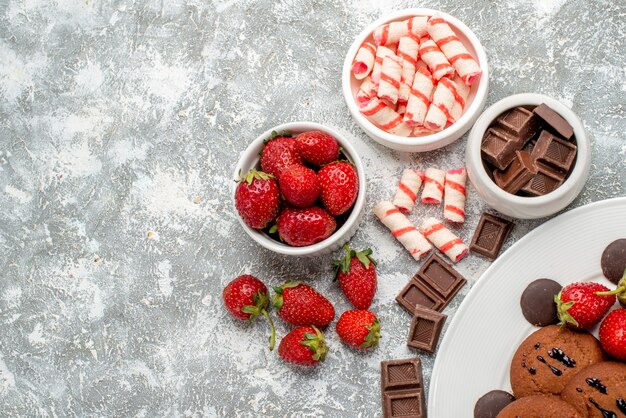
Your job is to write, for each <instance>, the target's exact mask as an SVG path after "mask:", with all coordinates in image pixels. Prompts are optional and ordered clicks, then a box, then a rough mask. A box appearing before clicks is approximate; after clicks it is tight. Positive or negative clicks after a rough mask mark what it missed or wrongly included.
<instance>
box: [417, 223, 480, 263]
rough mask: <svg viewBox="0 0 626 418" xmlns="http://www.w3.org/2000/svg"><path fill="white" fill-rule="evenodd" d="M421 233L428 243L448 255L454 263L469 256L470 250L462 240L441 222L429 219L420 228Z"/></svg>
mask: <svg viewBox="0 0 626 418" xmlns="http://www.w3.org/2000/svg"><path fill="white" fill-rule="evenodd" d="M420 232H421V233H422V234H423V235H424V237H426V239H427V240H428V241H430V242H431V243H433V245H434V246H435V247H437V249H438V250H439V251H441V252H442V253H444V254H445V255H446V257H448V258H449V259H450V260H451V261H452V262H453V263H456V262H458V261H460V260H461V259H462V258H463V257H465V256H466V255H467V253H468V252H469V249H468V248H467V245H465V243H463V241H462V240H461V238H459V237H457V236H456V235H454V234H453V233H452V231H450V230H449V229H448V228H447V227H446V226H445V225H444V224H443V223H442V222H441V221H438V220H437V219H435V218H427V219H426V220H425V221H424V222H423V223H422V226H421V227H420Z"/></svg>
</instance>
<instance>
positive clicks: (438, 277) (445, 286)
mask: <svg viewBox="0 0 626 418" xmlns="http://www.w3.org/2000/svg"><path fill="white" fill-rule="evenodd" d="M417 275H418V276H419V278H421V279H422V280H423V281H424V283H426V284H427V285H429V286H430V287H431V288H432V289H433V290H434V291H435V292H437V293H438V294H439V295H440V296H441V297H442V299H445V300H450V299H452V298H453V297H454V295H456V294H457V292H458V291H459V289H460V288H461V287H463V285H464V284H465V283H466V280H465V278H463V276H461V275H460V274H459V273H458V272H457V271H456V270H455V269H454V268H453V267H452V266H451V265H450V264H448V263H446V262H445V261H444V260H443V259H442V258H441V257H439V256H438V255H437V254H434V253H433V254H431V255H430V257H428V259H427V260H426V262H425V263H424V264H423V265H422V268H420V269H419V271H418V272H417Z"/></svg>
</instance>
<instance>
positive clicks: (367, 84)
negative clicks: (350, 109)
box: [356, 77, 376, 103]
mask: <svg viewBox="0 0 626 418" xmlns="http://www.w3.org/2000/svg"><path fill="white" fill-rule="evenodd" d="M374 96H376V84H374V82H373V81H372V78H371V77H365V78H364V79H363V81H362V82H361V85H360V86H359V91H358V92H357V94H356V101H357V102H358V103H363V102H367V101H368V100H369V99H371V98H372V97H374Z"/></svg>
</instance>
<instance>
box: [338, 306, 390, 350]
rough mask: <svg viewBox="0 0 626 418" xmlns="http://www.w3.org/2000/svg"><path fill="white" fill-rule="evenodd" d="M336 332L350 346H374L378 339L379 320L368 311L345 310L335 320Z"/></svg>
mask: <svg viewBox="0 0 626 418" xmlns="http://www.w3.org/2000/svg"><path fill="white" fill-rule="evenodd" d="M337 334H338V335H339V338H341V340H342V341H343V342H344V343H346V344H348V345H350V346H352V347H356V348H371V347H376V346H377V345H378V340H380V321H379V320H378V318H376V315H374V314H373V313H371V312H370V311H363V310H361V311H346V312H344V313H343V314H341V317H339V321H337Z"/></svg>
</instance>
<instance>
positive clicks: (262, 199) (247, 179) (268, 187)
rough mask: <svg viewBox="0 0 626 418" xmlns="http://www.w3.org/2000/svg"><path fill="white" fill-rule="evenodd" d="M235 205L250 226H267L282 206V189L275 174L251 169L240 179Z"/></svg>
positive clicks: (261, 227)
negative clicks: (280, 189)
mask: <svg viewBox="0 0 626 418" xmlns="http://www.w3.org/2000/svg"><path fill="white" fill-rule="evenodd" d="M235 207H236V208H237V211H238V212H239V215H240V216H241V218H242V219H243V221H244V222H245V223H246V225H248V226H249V227H250V228H254V229H263V228H265V227H266V226H267V225H268V224H269V223H270V222H271V221H272V220H274V219H275V218H276V215H278V209H279V208H280V191H279V190H278V185H277V184H276V180H274V176H272V175H270V174H267V173H264V172H262V171H256V170H250V171H249V172H248V174H246V175H245V176H243V177H242V178H241V180H239V184H238V185H237V189H236V190H235Z"/></svg>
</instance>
